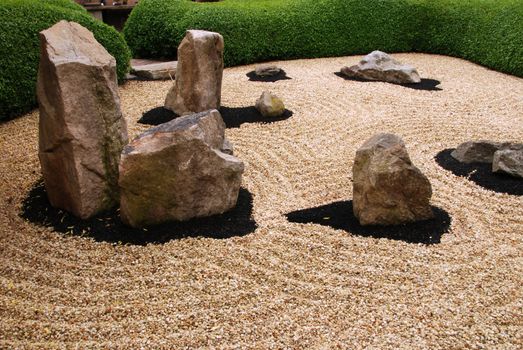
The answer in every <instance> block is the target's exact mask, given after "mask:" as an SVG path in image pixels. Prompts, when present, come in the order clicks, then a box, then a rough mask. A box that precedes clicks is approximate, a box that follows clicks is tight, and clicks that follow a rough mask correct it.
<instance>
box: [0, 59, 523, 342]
mask: <svg viewBox="0 0 523 350" xmlns="http://www.w3.org/2000/svg"><path fill="white" fill-rule="evenodd" d="M395 57H396V58H398V59H399V60H401V61H403V62H405V63H409V64H412V65H414V66H416V67H417V68H418V71H419V73H420V74H421V76H422V77H425V78H433V79H438V80H440V81H441V85H440V87H441V88H442V89H443V90H442V91H419V90H413V89H408V88H405V87H401V86H396V85H391V84H385V83H361V82H353V81H346V80H344V79H342V78H339V77H337V76H336V75H334V74H333V73H334V72H336V71H338V70H339V69H340V68H341V67H342V66H344V65H351V64H356V63H357V62H358V61H359V59H360V57H359V56H358V57H341V58H326V59H315V60H296V61H284V62H276V64H277V65H279V66H281V67H282V68H283V69H285V71H286V72H287V75H288V76H290V77H292V78H293V79H292V80H284V81H279V82H276V83H263V82H249V81H248V78H247V77H246V76H245V74H246V73H247V72H249V71H250V70H253V69H254V65H250V66H243V67H235V68H231V69H226V70H225V73H224V82H223V93H222V105H224V106H228V107H242V106H249V105H253V104H254V103H255V101H256V99H257V98H258V97H259V96H260V94H261V92H262V91H263V90H265V89H268V90H270V91H272V92H274V93H276V94H277V95H278V96H280V97H282V98H283V100H284V102H285V103H286V107H287V108H289V109H290V110H292V111H293V112H294V115H293V116H292V117H291V118H290V119H288V120H285V121H281V122H278V123H273V124H264V125H262V124H243V125H242V126H241V127H240V128H237V129H228V130H227V134H228V137H229V138H230V139H231V141H232V142H233V143H234V146H235V152H236V155H237V156H238V157H240V158H241V159H243V160H244V162H245V165H246V172H245V175H244V186H245V187H246V188H247V189H248V190H249V191H250V192H251V193H252V194H253V196H254V209H253V217H254V219H255V220H256V222H257V224H258V229H257V230H256V231H255V232H254V233H251V234H248V235H246V236H243V237H234V238H230V239H225V240H217V239H211V238H186V239H180V240H171V241H169V242H168V243H165V244H157V245H152V244H150V245H147V246H131V245H118V244H110V243H103V242H95V241H93V240H91V239H89V238H82V237H71V236H64V235H63V234H61V233H56V232H53V231H52V230H51V229H48V228H42V227H38V226H35V225H34V224H32V223H29V222H26V221H24V220H23V219H22V218H20V216H19V212H20V208H21V203H22V201H23V199H24V198H25V197H26V196H27V194H28V192H29V191H30V189H31V188H32V186H33V185H34V184H35V182H37V181H38V180H39V179H40V178H41V175H40V168H39V163H38V158H37V148H38V141H37V124H38V112H37V111H34V112H32V113H29V114H28V115H26V116H23V117H21V118H19V119H16V120H13V121H9V122H4V123H1V124H0V150H1V157H2V159H1V161H0V348H2V349H15V348H20V349H25V348H27V349H31V348H32V349H48V348H49V349H52V348H56V349H65V348H71V349H76V348H100V349H112V348H115V349H120V348H121V349H140V348H145V349H185V348H187V349H192V348H206V349H214V348H224V349H240V348H242V349H244V348H253V349H284V348H285V349H338V348H339V349H499V350H501V349H521V348H523V311H522V310H523V299H522V296H523V295H522V294H523V292H522V285H523V245H522V242H523V197H517V196H510V195H506V194H499V193H494V192H491V191H488V190H485V189H483V188H481V187H479V186H477V185H476V184H474V183H472V182H469V181H468V180H467V179H465V178H459V177H456V176H454V175H453V174H452V173H450V172H449V171H446V170H444V169H442V168H440V167H439V166H438V165H437V164H436V162H435V161H434V156H435V155H436V154H437V153H438V152H439V151H441V150H443V149H445V148H449V147H455V146H456V145H458V144H459V143H461V142H464V141H467V140H471V139H477V138H482V139H495V140H499V141H520V142H521V141H522V140H523V79H520V78H516V77H513V76H508V75H505V74H501V73H498V72H494V71H491V70H488V69H485V68H483V67H480V66H477V65H474V64H472V63H469V62H466V61H463V60H460V59H455V58H449V57H444V56H435V55H422V54H397V55H395ZM170 85H171V82H137V81H133V82H128V83H126V84H125V85H124V86H122V87H121V98H122V108H123V111H124V114H125V117H126V118H127V120H128V122H129V127H130V134H131V135H136V134H137V133H138V132H140V131H142V130H145V129H146V126H143V125H138V124H136V121H137V120H138V119H139V118H140V117H141V115H142V113H143V112H146V111H147V110H149V109H151V108H153V107H157V106H159V105H162V104H163V100H164V98H165V95H166V93H167V92H168V90H169V88H170ZM376 132H392V133H396V134H398V135H400V136H401V137H403V139H404V141H405V142H406V144H407V148H408V150H409V152H410V155H411V158H412V159H413V162H414V163H415V164H416V165H417V166H418V167H419V168H420V169H421V170H422V171H423V172H424V173H425V174H426V175H427V176H428V178H429V179H430V181H431V183H432V186H433V191H434V195H433V199H432V204H433V205H436V206H439V207H441V208H443V209H444V210H446V211H447V212H448V213H449V214H450V215H451V217H452V225H451V229H450V232H449V233H446V234H444V235H443V237H442V242H441V243H440V244H436V245H431V246H425V245H419V244H409V243H406V242H402V241H396V240H388V239H374V238H369V237H360V236H355V235H351V234H350V233H347V232H345V231H341V230H335V229H332V228H329V227H324V226H319V225H315V224H295V223H289V222H287V220H286V218H285V216H284V214H285V213H287V212H290V211H294V210H299V209H305V208H310V207H314V206H319V205H324V204H328V203H331V202H335V201H340V200H349V199H351V198H352V183H351V167H352V163H353V159H354V154H355V151H356V149H357V148H358V147H359V145H360V144H362V143H363V142H364V141H365V140H366V139H367V138H369V137H370V136H372V135H373V134H374V133H376Z"/></svg>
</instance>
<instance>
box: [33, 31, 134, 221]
mask: <svg viewBox="0 0 523 350" xmlns="http://www.w3.org/2000/svg"><path fill="white" fill-rule="evenodd" d="M37 95H38V101H39V105H40V121H39V158H40V164H41V167H42V173H43V177H44V183H45V188H46V191H47V195H48V197H49V201H50V202H51V205H53V206H54V207H58V208H61V209H64V210H67V211H69V212H71V213H73V214H74V215H76V216H78V217H80V218H82V219H86V218H89V217H91V216H93V215H96V214H97V213H99V212H101V211H103V210H106V209H109V208H111V207H112V206H114V205H115V204H116V203H118V163H119V160H120V153H121V151H122V149H123V146H124V145H125V144H126V143H127V125H126V123H125V119H124V118H123V116H122V112H121V111H120V98H119V96H118V85H117V78H116V61H115V59H114V58H113V57H112V56H111V55H110V54H109V53H108V52H107V51H106V50H105V48H104V47H103V46H102V45H100V44H99V43H98V42H97V41H96V39H95V38H94V36H93V34H92V33H91V32H90V31H88V30H87V29H86V28H84V27H82V26H81V25H79V24H77V23H73V22H66V21H61V22H59V23H57V24H56V25H54V26H53V27H51V28H49V29H47V30H44V31H42V32H41V33H40V67H39V70H38V82H37Z"/></svg>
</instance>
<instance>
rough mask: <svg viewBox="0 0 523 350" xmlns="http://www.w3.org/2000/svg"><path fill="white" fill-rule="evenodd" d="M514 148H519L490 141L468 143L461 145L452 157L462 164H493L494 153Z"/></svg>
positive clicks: (510, 144) (515, 145)
mask: <svg viewBox="0 0 523 350" xmlns="http://www.w3.org/2000/svg"><path fill="white" fill-rule="evenodd" d="M514 147H516V148H517V147H518V144H512V143H509V142H493V141H488V140H479V141H468V142H464V143H462V144H460V145H459V146H458V147H457V148H456V149H455V150H454V151H452V153H451V154H450V155H451V156H452V157H453V158H454V159H456V160H458V161H460V162H462V163H492V160H493V158H494V153H496V152H497V151H500V150H504V149H511V148H514Z"/></svg>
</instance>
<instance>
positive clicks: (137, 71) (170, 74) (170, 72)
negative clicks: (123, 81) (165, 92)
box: [131, 61, 178, 80]
mask: <svg viewBox="0 0 523 350" xmlns="http://www.w3.org/2000/svg"><path fill="white" fill-rule="evenodd" d="M177 66H178V61H170V62H162V63H152V64H145V65H140V66H133V67H132V68H131V73H132V74H134V75H136V76H137V77H140V78H144V79H150V80H167V79H174V78H175V76H176V67H177Z"/></svg>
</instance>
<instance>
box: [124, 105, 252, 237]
mask: <svg viewBox="0 0 523 350" xmlns="http://www.w3.org/2000/svg"><path fill="white" fill-rule="evenodd" d="M224 133H225V123H224V122H223V120H222V118H221V116H220V113H219V112H218V111H217V110H212V111H206V112H202V113H198V114H193V115H188V116H184V117H180V118H177V119H174V120H172V121H170V122H168V123H165V124H162V125H159V126H158V127H155V128H152V129H150V130H148V131H146V132H145V133H143V134H141V135H140V136H138V137H137V138H136V139H135V140H133V141H132V142H131V143H130V144H129V145H128V146H127V147H125V149H124V151H123V153H122V159H121V162H120V181H119V183H120V187H121V202H120V215H121V217H122V221H123V222H124V223H126V224H127V225H130V226H133V227H142V226H148V225H154V224H159V223H163V222H167V221H173V220H177V221H183V220H189V219H191V218H196V217H203V216H210V215H214V214H220V213H223V212H225V211H227V210H229V209H231V208H233V207H234V206H235V205H236V201H237V200H238V194H239V190H240V185H241V177H242V173H243V162H242V161H241V160H239V159H238V158H236V157H234V156H232V155H230V154H227V153H225V152H229V150H230V151H231V152H232V145H230V143H229V142H228V141H227V139H226V138H225V136H224ZM222 150H223V151H222ZM224 151H225V152H224Z"/></svg>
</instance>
